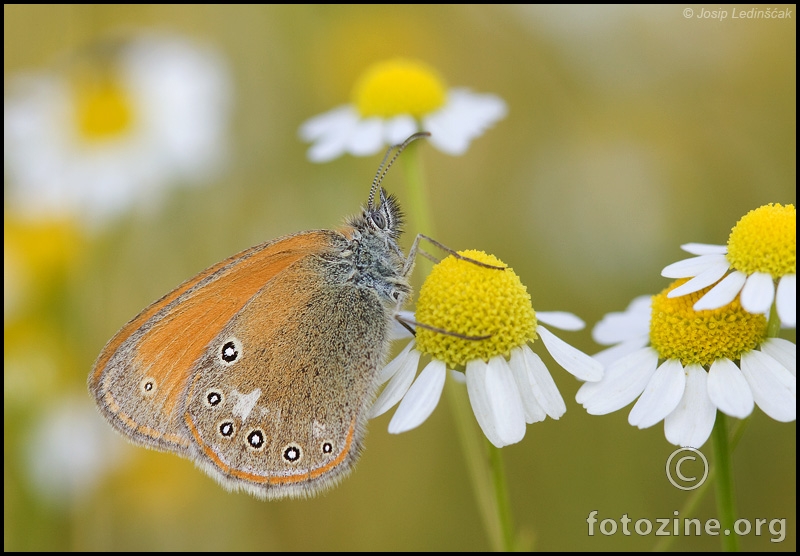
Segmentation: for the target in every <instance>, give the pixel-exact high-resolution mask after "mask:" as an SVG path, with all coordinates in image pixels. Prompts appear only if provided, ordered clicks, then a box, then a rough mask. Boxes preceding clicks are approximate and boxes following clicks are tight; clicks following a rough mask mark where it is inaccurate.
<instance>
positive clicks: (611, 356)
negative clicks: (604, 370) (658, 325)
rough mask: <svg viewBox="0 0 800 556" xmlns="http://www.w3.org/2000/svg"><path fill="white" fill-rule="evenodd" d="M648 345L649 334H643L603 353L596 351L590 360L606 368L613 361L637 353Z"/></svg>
mask: <svg viewBox="0 0 800 556" xmlns="http://www.w3.org/2000/svg"><path fill="white" fill-rule="evenodd" d="M649 343H650V334H649V333H645V334H642V335H641V336H639V337H638V338H631V339H630V340H626V341H624V342H622V343H621V344H617V345H615V346H611V347H610V348H606V349H604V350H603V351H598V352H597V353H595V354H594V355H592V358H593V359H594V360H595V361H598V362H599V363H600V364H601V365H603V367H608V366H609V365H611V364H612V363H613V362H614V361H617V360H618V359H622V358H623V357H625V356H626V355H630V354H631V353H633V352H634V351H639V350H640V349H642V348H643V347H645V346H647V345H648V344H649Z"/></svg>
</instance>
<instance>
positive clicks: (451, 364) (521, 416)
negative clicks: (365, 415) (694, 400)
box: [372, 251, 603, 448]
mask: <svg viewBox="0 0 800 556" xmlns="http://www.w3.org/2000/svg"><path fill="white" fill-rule="evenodd" d="M459 254H460V255H461V256H462V257H467V258H468V259H471V260H464V259H458V258H456V257H454V256H452V255H451V256H448V257H447V258H445V259H444V260H442V261H441V262H440V263H438V264H437V265H436V266H435V267H434V268H433V270H432V271H431V273H430V275H429V276H428V278H427V279H426V280H425V283H424V284H423V286H422V288H421V290H420V295H419V301H418V302H417V311H416V315H415V319H416V321H417V322H418V323H423V324H425V325H428V326H431V327H435V328H436V329H439V330H442V331H447V332H449V333H443V332H439V331H436V330H432V329H428V328H425V327H423V326H422V325H419V326H417V329H416V338H415V339H414V340H412V341H411V342H410V343H409V344H408V345H407V346H406V347H405V349H404V350H403V351H402V352H401V353H400V354H399V355H398V356H397V357H396V358H395V359H394V360H392V361H391V362H390V363H389V364H388V365H387V366H386V367H385V368H384V370H383V372H382V374H381V379H382V380H383V381H384V382H386V381H388V384H387V385H386V387H385V388H384V390H383V391H382V392H381V394H380V396H379V397H378V399H377V400H376V401H375V404H374V406H373V408H372V416H373V417H374V416H378V415H381V414H382V413H384V412H386V411H388V410H389V409H390V408H391V407H392V406H394V405H395V404H396V403H397V402H398V401H400V405H399V407H398V409H397V411H396V413H395V414H394V416H393V417H392V419H391V421H390V423H389V432H391V433H401V432H405V431H408V430H411V429H413V428H415V427H417V426H419V425H420V424H422V423H423V422H424V421H425V420H426V419H427V418H428V416H430V414H431V413H432V412H433V410H434V408H435V407H436V405H437V403H438V402H439V398H440V396H441V393H442V389H443V387H444V383H445V379H446V376H447V374H448V372H447V369H448V368H449V369H451V371H450V374H451V376H452V377H453V379H455V380H459V381H464V380H466V384H467V393H468V395H469V400H470V403H471V405H472V409H473V412H474V413H475V417H476V419H477V420H478V423H479V424H480V426H481V429H482V430H483V433H484V434H485V435H486V437H487V438H488V439H489V440H490V441H491V442H492V444H494V445H495V446H497V447H498V448H501V447H503V446H506V445H508V444H514V443H516V442H519V441H520V440H522V438H523V436H524V435H525V425H526V423H535V422H538V421H542V420H544V419H545V418H546V417H547V416H550V417H552V418H553V419H558V418H559V417H561V416H562V415H563V414H564V412H565V411H566V409H567V408H566V405H565V404H564V400H563V398H562V397H561V394H560V393H559V391H558V388H557V387H556V384H555V382H554V381H553V379H552V377H551V376H550V373H549V371H548V370H547V367H546V366H545V364H544V362H543V361H542V359H541V358H540V357H539V356H538V355H537V354H536V353H534V352H533V350H531V348H530V347H529V345H528V343H529V342H535V341H536V340H537V339H541V340H542V341H543V343H544V345H545V348H547V350H548V351H549V352H550V355H552V356H553V358H554V359H555V360H556V362H557V363H558V364H559V365H561V366H562V367H564V368H565V369H567V371H569V372H570V373H572V374H573V375H575V376H576V377H578V378H580V379H581V380H586V381H597V380H600V378H601V377H602V375H603V369H602V365H601V364H600V363H598V362H597V361H595V360H593V359H592V358H591V357H589V356H588V355H586V354H584V353H582V352H580V351H578V350H577V349H575V348H573V347H572V346H570V345H568V344H566V343H565V342H564V341H562V340H560V339H559V338H558V337H556V336H555V335H554V334H553V333H552V332H550V331H549V330H548V329H547V328H545V327H544V326H543V325H542V324H541V323H547V324H548V325H551V326H555V327H557V328H562V329H565V330H580V329H581V328H583V326H584V323H583V321H581V320H580V319H579V318H578V317H576V316H575V315H572V314H570V313H560V312H558V313H557V312H553V313H546V312H539V313H535V312H534V310H533V307H532V305H531V298H530V295H529V294H528V292H527V290H526V288H525V286H523V285H522V283H521V282H520V279H519V277H518V276H517V275H516V274H515V273H514V271H513V270H511V268H508V267H506V266H505V265H504V264H503V263H502V262H501V261H500V260H499V259H497V258H496V257H494V256H491V255H487V254H485V253H483V252H482V251H461V252H459ZM475 261H478V262H480V263H485V264H488V265H494V266H499V267H501V268H502V269H493V268H487V267H485V266H480V265H479V264H476V262H475ZM475 337H485V338H484V339H474V338H475ZM422 355H427V356H430V359H431V360H430V362H429V363H428V364H427V365H425V367H424V369H423V370H422V372H421V373H420V374H419V376H418V377H416V380H414V378H415V376H416V372H417V367H418V365H419V362H420V359H421V357H422ZM455 369H464V372H461V371H460V370H455ZM401 400H402V401H401Z"/></svg>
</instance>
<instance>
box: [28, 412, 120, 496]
mask: <svg viewBox="0 0 800 556" xmlns="http://www.w3.org/2000/svg"><path fill="white" fill-rule="evenodd" d="M124 450H125V443H124V442H122V441H121V439H120V438H119V436H117V435H115V434H113V432H111V431H110V430H109V428H108V427H106V426H105V423H103V422H102V420H101V419H98V418H97V412H96V411H95V410H94V408H93V407H92V406H91V405H90V404H89V403H87V402H86V401H84V400H82V399H81V400H77V399H72V398H65V399H62V400H58V401H57V402H56V403H54V404H53V407H51V408H50V409H49V410H47V411H46V412H44V414H43V415H42V416H41V418H40V419H39V420H38V422H37V423H36V424H35V426H34V427H33V428H32V430H30V431H28V434H27V445H26V447H25V452H26V461H25V462H24V463H25V469H26V470H27V472H28V477H29V479H30V481H31V483H32V486H33V487H34V489H35V490H36V492H37V493H38V495H39V497H40V498H41V499H43V500H45V501H47V502H50V503H55V504H65V503H74V502H75V501H77V500H81V499H84V498H87V497H89V496H91V494H92V492H93V491H94V489H95V487H97V486H98V485H100V484H101V483H102V481H103V480H104V479H105V477H106V475H107V474H108V473H110V472H111V471H112V470H113V469H114V468H115V467H117V466H119V464H120V463H122V459H123V453H124Z"/></svg>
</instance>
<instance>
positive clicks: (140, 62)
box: [3, 35, 231, 221]
mask: <svg viewBox="0 0 800 556" xmlns="http://www.w3.org/2000/svg"><path fill="white" fill-rule="evenodd" d="M230 89H231V81H230V76H229V74H228V68H227V65H226V64H225V63H224V62H223V60H222V58H221V56H220V55H219V53H218V52H217V51H215V50H213V49H211V48H209V47H206V46H201V45H198V44H193V43H190V42H188V41H185V40H183V39H181V38H177V37H172V36H160V35H142V36H139V37H138V38H134V39H130V40H127V41H120V42H115V43H113V44H101V45H97V46H95V47H93V48H90V49H88V50H87V51H85V52H82V53H79V54H75V55H74V56H72V57H70V58H69V59H68V60H67V62H66V63H64V64H62V65H61V66H59V68H58V69H53V70H50V71H42V72H38V73H29V74H21V75H17V76H13V77H12V78H11V79H8V80H7V81H6V91H5V98H4V114H3V115H4V122H3V138H4V171H5V176H6V183H7V185H8V188H7V191H6V199H5V200H6V202H7V203H9V204H10V207H11V208H12V209H13V210H15V211H16V212H18V213H20V214H21V215H24V216H29V217H51V216H53V215H57V216H59V217H63V216H64V215H77V216H79V217H81V218H84V219H85V218H88V219H90V220H92V221H98V220H100V221H102V220H103V219H105V218H107V217H108V216H112V215H114V214H117V213H119V212H120V211H121V210H123V209H124V208H126V207H128V206H129V205H131V204H132V202H134V201H137V200H138V201H147V200H151V199H152V198H153V197H154V196H156V195H158V194H159V192H160V190H161V189H162V188H163V187H164V186H166V185H183V184H192V183H203V182H205V181H207V180H209V179H210V178H212V177H214V175H215V174H216V173H218V172H219V170H220V169H221V167H222V165H223V163H224V162H225V159H226V155H227V142H228V137H227V127H228V120H229V111H230V100H231V99H230V96H231V90H230ZM7 206H8V205H7Z"/></svg>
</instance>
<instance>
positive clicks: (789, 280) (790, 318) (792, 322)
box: [775, 274, 797, 328]
mask: <svg viewBox="0 0 800 556" xmlns="http://www.w3.org/2000/svg"><path fill="white" fill-rule="evenodd" d="M775 301H776V304H777V307H778V316H779V317H780V318H781V324H782V325H783V326H784V327H786V328H794V327H795V326H797V274H787V275H786V276H783V277H782V278H781V280H780V282H778V292H777V294H776V299H775Z"/></svg>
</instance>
